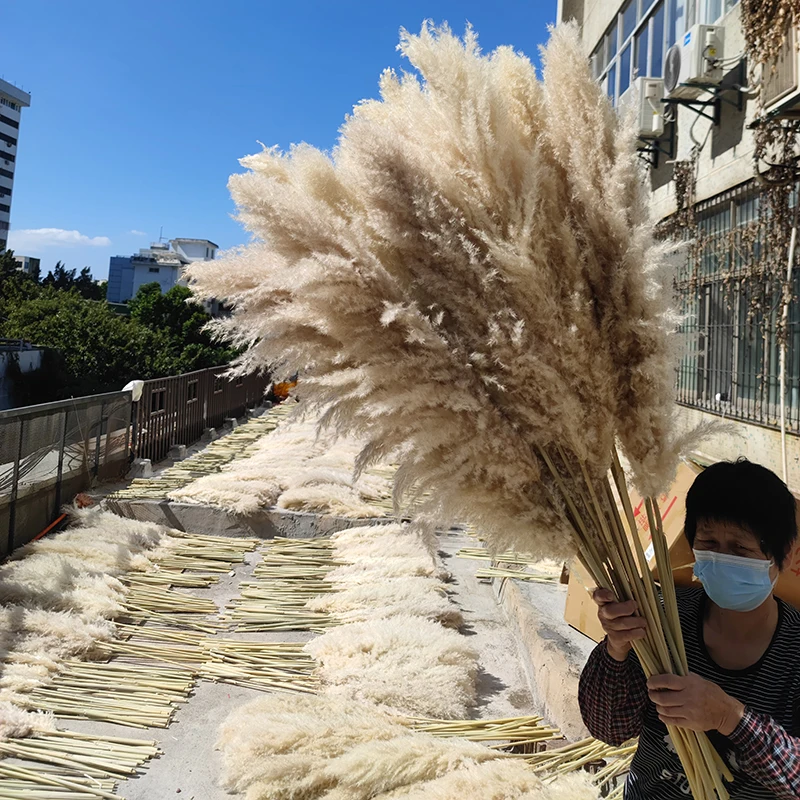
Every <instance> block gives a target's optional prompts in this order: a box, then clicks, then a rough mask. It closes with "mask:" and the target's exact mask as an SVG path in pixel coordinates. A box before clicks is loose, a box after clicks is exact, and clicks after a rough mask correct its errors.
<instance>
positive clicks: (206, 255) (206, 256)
mask: <svg viewBox="0 0 800 800" xmlns="http://www.w3.org/2000/svg"><path fill="white" fill-rule="evenodd" d="M206 258H208V248H207V247H206Z"/></svg>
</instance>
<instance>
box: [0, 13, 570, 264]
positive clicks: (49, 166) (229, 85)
mask: <svg viewBox="0 0 800 800" xmlns="http://www.w3.org/2000/svg"><path fill="white" fill-rule="evenodd" d="M0 6H1V7H2V12H0V14H1V15H2V19H3V25H2V27H3V47H2V49H1V50H0V77H3V78H5V79H6V80H7V81H10V82H12V83H14V84H16V85H17V86H21V87H22V88H23V89H25V90H26V91H28V92H30V93H31V95H32V102H31V107H30V108H28V109H25V110H24V111H23V117H22V124H21V126H20V142H19V153H18V160H17V172H16V180H15V184H14V197H13V202H12V210H11V214H12V216H11V228H12V231H11V236H10V237H9V247H12V248H14V249H15V250H16V252H17V253H19V254H25V255H36V256H39V257H41V259H42V268H43V270H45V269H49V268H51V267H52V265H53V264H54V263H55V262H56V260H58V259H61V260H62V261H64V262H65V263H66V265H67V266H68V267H70V268H71V267H77V268H79V269H80V268H81V267H84V266H90V267H91V268H92V272H93V273H94V275H95V276H96V277H97V278H102V279H105V278H106V277H107V275H108V259H109V256H110V255H116V254H121V255H127V254H130V253H132V252H135V251H136V250H137V249H138V248H140V247H145V246H147V245H148V243H149V242H150V241H152V240H156V239H157V238H158V235H159V230H160V228H161V227H162V226H163V229H164V236H165V237H166V238H173V237H176V236H188V237H198V238H208V239H211V240H212V241H214V242H216V243H217V244H218V245H220V246H221V247H223V248H227V247H231V246H233V245H236V244H238V243H240V242H242V241H244V240H245V239H246V237H247V234H246V232H245V231H244V230H243V229H242V228H241V227H240V226H239V224H238V223H237V222H235V221H234V220H233V219H231V216H230V215H231V213H232V212H233V204H232V202H231V200H230V197H229V195H228V192H227V189H226V182H227V179H228V176H229V175H230V174H231V173H232V172H237V171H240V169H241V168H240V166H239V164H238V159H239V158H240V157H241V156H244V155H246V154H248V153H252V152H255V151H257V150H258V149H259V145H258V141H261V142H264V143H265V144H267V145H273V144H277V145H279V146H280V147H282V148H287V147H288V146H289V145H291V144H292V143H295V142H301V141H303V142H308V143H310V144H313V145H315V146H317V147H321V148H325V149H328V148H330V147H331V146H332V145H333V144H334V143H335V141H336V136H337V131H338V128H339V126H340V124H341V123H342V121H343V119H344V116H345V114H347V113H348V112H349V111H350V109H351V108H352V106H353V105H354V104H355V103H357V102H358V101H359V100H361V99H362V98H364V97H374V96H375V95H376V94H377V82H378V78H379V76H380V73H381V71H382V70H383V69H384V68H385V67H389V66H393V67H402V59H401V58H400V56H399V54H398V53H397V52H396V49H395V46H396V44H397V41H398V30H399V29H400V27H401V26H403V27H406V28H407V29H409V30H411V31H416V30H419V27H420V25H421V23H422V21H423V20H424V19H426V18H430V19H433V20H434V21H435V22H442V21H447V22H449V23H450V25H451V27H452V28H453V29H454V30H455V31H456V32H459V33H460V32H463V29H464V26H465V24H466V22H467V20H469V21H470V22H471V23H472V25H473V26H474V27H475V29H476V30H477V32H478V34H479V36H480V42H481V46H482V47H483V49H484V50H492V49H494V48H495V47H496V46H498V45H501V44H510V45H513V46H514V47H516V48H517V49H518V50H522V51H523V52H524V53H526V54H527V55H528V56H530V57H531V58H532V59H534V60H535V61H538V45H540V44H542V43H543V42H544V41H545V39H546V38H547V24H548V23H550V22H553V21H554V18H555V14H556V0H547V1H546V2H540V1H539V0H518V1H516V2H515V1H514V0H494V2H489V0H461V2H456V1H455V0H453V1H452V2H451V1H449V0H427V2H426V1H425V0H403V2H395V0H360V1H359V2H355V1H349V0H331V1H330V2H323V0H307V2H288V3H286V2H282V3H278V2H273V0H226V2H220V0H213V2H211V0H191V1H190V0H91V1H90V2H89V1H87V0H71V1H70V2H67V1H66V0H4V2H2V3H1V4H0Z"/></svg>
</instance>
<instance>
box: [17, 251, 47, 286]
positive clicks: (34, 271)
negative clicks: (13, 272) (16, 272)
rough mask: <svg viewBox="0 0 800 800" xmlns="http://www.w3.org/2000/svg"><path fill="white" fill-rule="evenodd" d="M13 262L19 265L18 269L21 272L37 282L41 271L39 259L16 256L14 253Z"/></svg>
mask: <svg viewBox="0 0 800 800" xmlns="http://www.w3.org/2000/svg"><path fill="white" fill-rule="evenodd" d="M14 260H15V261H16V262H17V264H19V268H20V269H21V270H22V271H23V272H25V273H27V274H28V275H31V276H33V277H34V278H36V279H37V280H38V279H39V275H40V273H41V269H42V260H41V259H40V258H34V257H33V256H18V255H17V254H16V253H15V254H14Z"/></svg>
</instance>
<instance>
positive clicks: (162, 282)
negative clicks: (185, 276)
mask: <svg viewBox="0 0 800 800" xmlns="http://www.w3.org/2000/svg"><path fill="white" fill-rule="evenodd" d="M151 269H158V272H157V273H156V272H151V271H150V270H151ZM178 277H179V270H178V268H177V267H169V266H163V265H161V266H159V265H157V264H136V263H134V265H133V286H132V294H131V297H136V293H137V292H138V291H139V288H140V287H142V286H144V284H146V283H158V285H159V286H160V287H161V291H162V293H164V292H168V291H169V290H170V289H171V288H172V287H173V286H174V285H175V284H176V283H177V282H178ZM125 299H128V298H125Z"/></svg>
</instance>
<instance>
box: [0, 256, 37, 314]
mask: <svg viewBox="0 0 800 800" xmlns="http://www.w3.org/2000/svg"><path fill="white" fill-rule="evenodd" d="M38 292H39V284H38V283H37V281H36V279H35V278H34V277H33V276H31V275H28V273H27V272H23V271H22V270H21V269H20V267H19V263H18V262H17V261H16V259H15V258H14V251H13V250H5V251H4V252H2V253H0V324H1V323H2V321H3V317H5V316H7V315H8V310H9V309H10V308H11V307H12V306H14V305H19V303H21V302H24V301H25V300H28V299H30V298H32V297H35V296H36V295H37V294H38Z"/></svg>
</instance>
